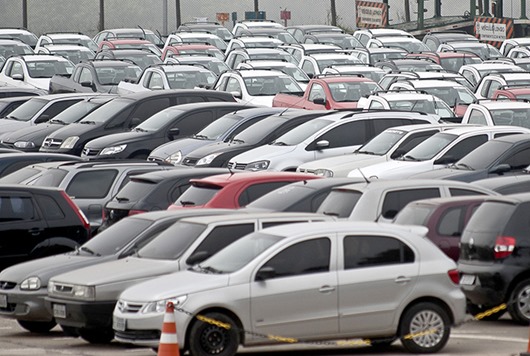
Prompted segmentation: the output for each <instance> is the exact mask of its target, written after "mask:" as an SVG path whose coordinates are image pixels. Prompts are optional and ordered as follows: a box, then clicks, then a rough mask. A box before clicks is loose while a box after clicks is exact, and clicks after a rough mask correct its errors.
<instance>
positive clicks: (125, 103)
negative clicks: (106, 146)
mask: <svg viewBox="0 0 530 356" xmlns="http://www.w3.org/2000/svg"><path fill="white" fill-rule="evenodd" d="M209 101H225V102H235V101H236V100H235V99H234V96H233V95H232V94H230V93H226V92H220V91H214V90H193V89H171V90H154V91H152V92H142V93H134V94H129V95H123V96H121V97H119V98H116V99H114V100H112V101H110V102H108V103H106V104H104V105H102V106H101V107H99V108H98V109H96V110H94V111H93V112H91V113H90V114H89V115H87V116H85V117H84V118H83V119H82V120H81V121H79V122H76V123H73V124H70V125H68V126H66V127H63V128H62V129H59V130H57V131H55V132H53V133H52V134H51V135H49V136H48V137H46V139H45V140H44V143H43V145H42V147H41V148H40V151H42V152H57V153H69V154H75V155H81V151H82V150H83V147H84V146H85V144H86V143H87V142H88V141H90V140H93V139H95V138H98V137H101V136H105V135H110V134H114V133H119V132H126V131H130V130H131V129H132V128H134V127H136V126H138V125H139V124H141V123H142V122H143V121H145V120H146V119H147V118H148V117H151V116H152V115H153V114H156V113H157V112H159V111H162V110H164V109H165V108H168V107H170V106H174V105H180V104H187V103H200V102H209Z"/></svg>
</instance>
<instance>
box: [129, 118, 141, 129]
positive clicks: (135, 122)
mask: <svg viewBox="0 0 530 356" xmlns="http://www.w3.org/2000/svg"><path fill="white" fill-rule="evenodd" d="M141 123H142V119H140V118H139V117H133V118H132V119H131V123H130V124H129V127H130V128H134V127H136V126H138V125H140V124H141Z"/></svg>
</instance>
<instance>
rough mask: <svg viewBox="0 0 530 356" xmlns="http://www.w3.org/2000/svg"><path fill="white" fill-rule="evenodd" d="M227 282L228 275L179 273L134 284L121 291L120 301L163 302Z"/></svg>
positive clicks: (224, 284) (222, 285) (221, 285)
mask: <svg viewBox="0 0 530 356" xmlns="http://www.w3.org/2000/svg"><path fill="white" fill-rule="evenodd" d="M229 281H230V275H228V274H206V273H197V272H193V271H181V272H177V273H171V274H168V275H166V276H161V277H158V278H153V279H150V280H148V281H145V282H142V283H139V284H135V285H134V286H132V287H129V288H127V289H126V290H125V291H123V293H122V294H121V295H120V299H124V300H131V301H135V302H149V301H157V300H164V299H170V298H174V297H177V296H180V295H184V294H192V293H198V292H202V291H208V290H213V289H217V288H222V287H226V286H227V285H228V283H229Z"/></svg>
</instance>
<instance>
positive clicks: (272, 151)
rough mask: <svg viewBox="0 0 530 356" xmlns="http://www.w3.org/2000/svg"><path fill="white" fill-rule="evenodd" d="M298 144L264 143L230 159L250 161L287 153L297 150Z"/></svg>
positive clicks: (233, 160)
mask: <svg viewBox="0 0 530 356" xmlns="http://www.w3.org/2000/svg"><path fill="white" fill-rule="evenodd" d="M297 147H298V146H275V145H264V146H259V147H256V148H253V149H251V150H248V151H245V152H243V153H241V154H238V155H237V156H235V157H233V158H232V159H230V161H232V162H244V163H250V162H255V161H261V160H264V159H271V158H276V157H281V156H284V155H287V154H289V153H291V152H293V151H295V150H296V148H297Z"/></svg>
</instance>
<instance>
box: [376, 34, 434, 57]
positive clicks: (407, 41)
mask: <svg viewBox="0 0 530 356" xmlns="http://www.w3.org/2000/svg"><path fill="white" fill-rule="evenodd" d="M381 47H390V48H399V49H403V50H405V51H407V52H409V53H414V52H422V51H423V52H430V51H431V50H430V48H429V47H427V45H426V44H425V43H423V42H421V41H420V40H418V39H417V38H415V37H406V36H388V37H387V36H384V37H383V36H381V37H376V38H372V39H371V40H369V41H368V43H367V44H366V48H381Z"/></svg>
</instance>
